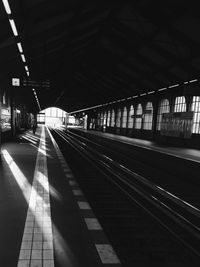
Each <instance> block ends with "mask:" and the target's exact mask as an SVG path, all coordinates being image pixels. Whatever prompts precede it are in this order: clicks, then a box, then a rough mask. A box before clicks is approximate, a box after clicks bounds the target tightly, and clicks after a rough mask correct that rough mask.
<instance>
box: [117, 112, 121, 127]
mask: <svg viewBox="0 0 200 267" xmlns="http://www.w3.org/2000/svg"><path fill="white" fill-rule="evenodd" d="M116 126H117V127H121V109H120V108H119V109H118V110H117V118H116Z"/></svg>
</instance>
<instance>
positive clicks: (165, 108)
mask: <svg viewBox="0 0 200 267" xmlns="http://www.w3.org/2000/svg"><path fill="white" fill-rule="evenodd" d="M169 112H170V105H169V100H168V99H162V100H160V102H159V106H158V115H157V125H156V129H157V130H158V131H160V128H161V121H162V114H163V113H169Z"/></svg>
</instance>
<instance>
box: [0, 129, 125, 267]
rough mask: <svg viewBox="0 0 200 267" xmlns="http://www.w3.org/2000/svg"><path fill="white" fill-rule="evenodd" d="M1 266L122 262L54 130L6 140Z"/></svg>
mask: <svg viewBox="0 0 200 267" xmlns="http://www.w3.org/2000/svg"><path fill="white" fill-rule="evenodd" d="M0 218H1V220H0V236H1V238H0V266H3V267H15V266H17V267H47V266H48V267H53V266H55V267H60V266H62V267H64V266H65V267H66V266H68V267H79V266H80V267H84V266H85V267H86V266H87V267H89V266H91V267H94V266H95V267H98V266H106V267H107V266H117V267H119V266H121V264H120V261H119V259H118V257H117V255H116V254H115V251H114V249H113V248H112V246H111V245H110V244H109V241H108V239H107V238H106V236H105V234H104V232H103V229H102V227H101V225H100V223H99V222H98V220H97V219H96V217H95V215H94V213H93V211H92V209H91V207H90V205H89V204H88V202H87V200H86V199H85V197H84V195H83V193H82V191H81V190H80V188H79V186H78V184H77V182H76V180H75V179H74V176H73V173H72V172H71V170H70V168H69V166H68V164H67V162H66V161H65V159H64V157H63V155H62V153H61V151H60V149H59V148H58V146H57V144H56V142H55V140H54V139H53V137H52V135H51V133H50V132H49V131H48V129H47V128H45V127H44V126H41V127H38V129H37V131H36V134H35V135H33V134H32V132H31V131H26V132H24V133H23V134H21V135H19V136H18V137H17V138H16V140H15V142H7V143H6V142H4V143H3V144H2V147H1V163H0Z"/></svg>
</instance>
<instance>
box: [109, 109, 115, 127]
mask: <svg viewBox="0 0 200 267" xmlns="http://www.w3.org/2000/svg"><path fill="white" fill-rule="evenodd" d="M110 126H111V127H114V126H115V111H114V109H113V110H112V112H111V121H110Z"/></svg>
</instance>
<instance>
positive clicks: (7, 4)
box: [2, 0, 11, 15]
mask: <svg viewBox="0 0 200 267" xmlns="http://www.w3.org/2000/svg"><path fill="white" fill-rule="evenodd" d="M2 1H3V4H4V7H5V10H6V13H7V14H8V15H10V14H11V9H10V5H9V3H8V0H2Z"/></svg>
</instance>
